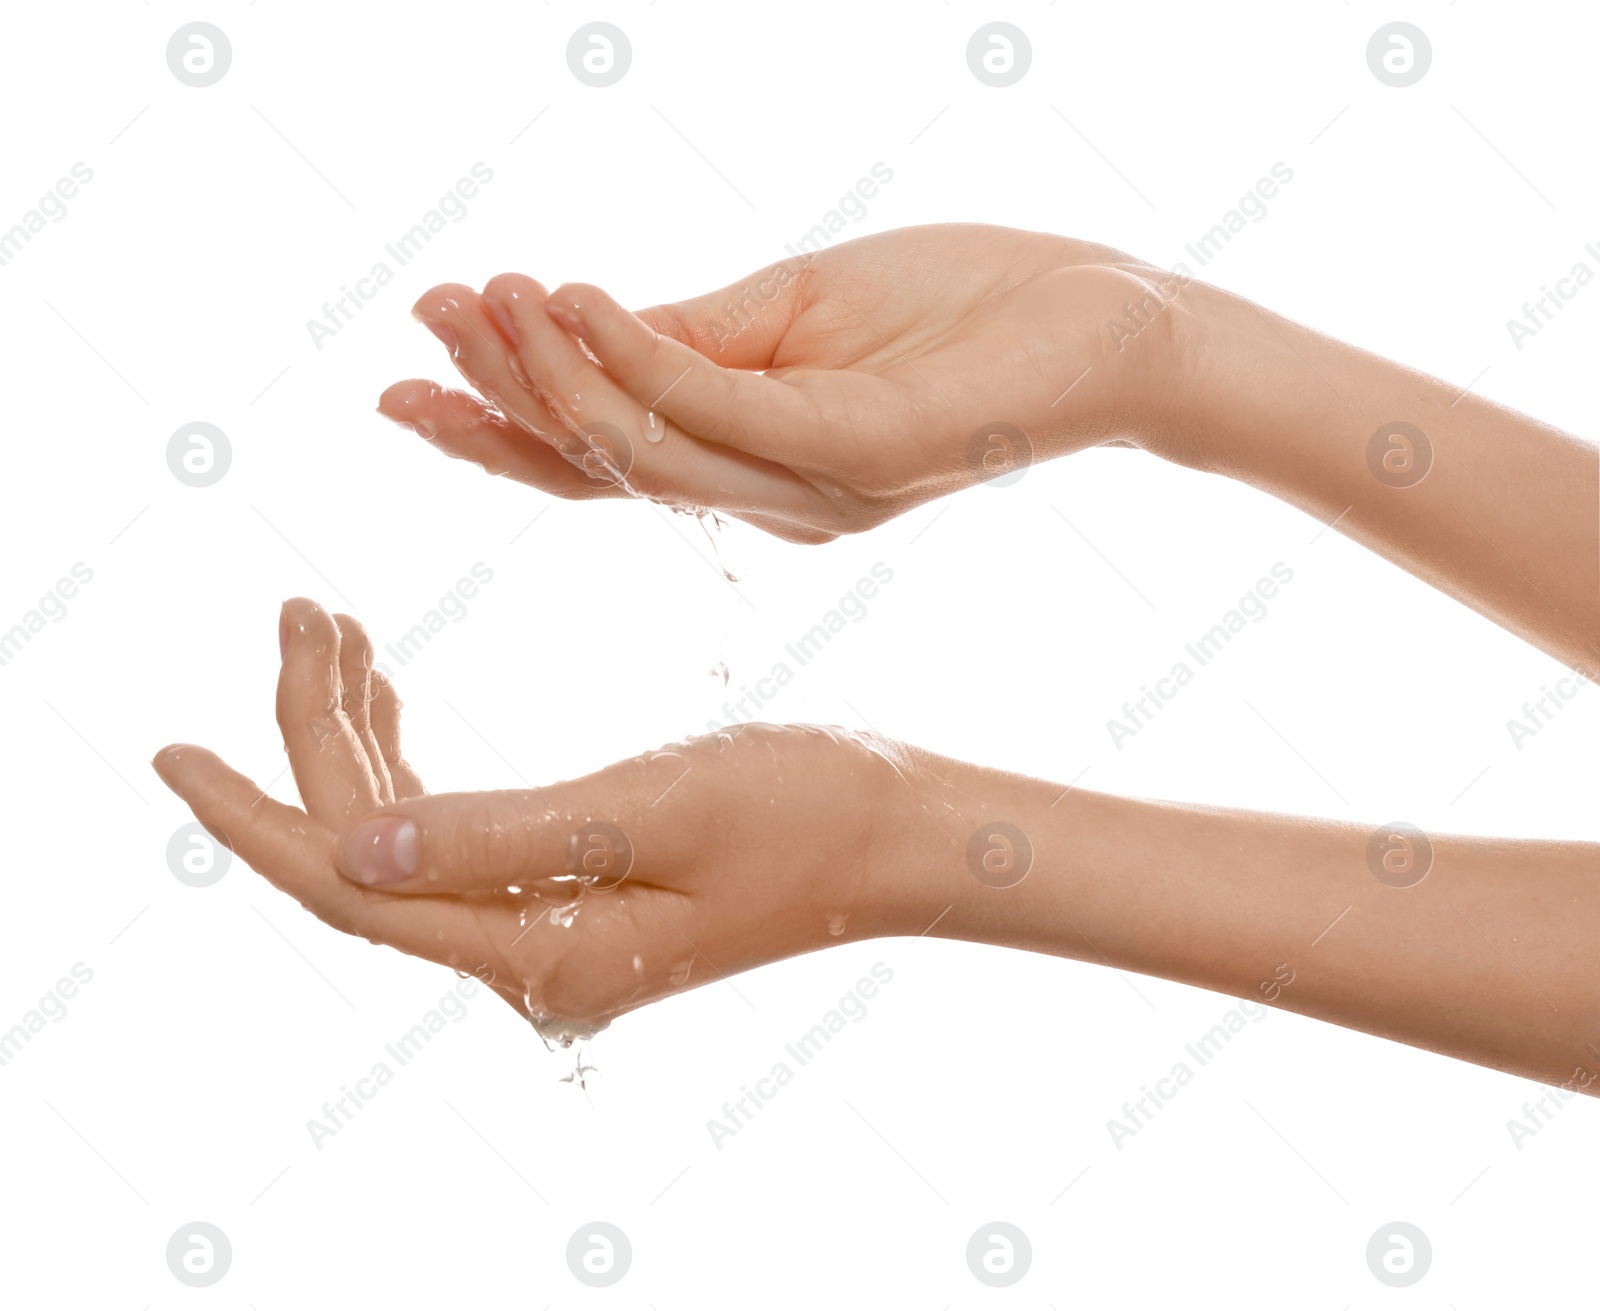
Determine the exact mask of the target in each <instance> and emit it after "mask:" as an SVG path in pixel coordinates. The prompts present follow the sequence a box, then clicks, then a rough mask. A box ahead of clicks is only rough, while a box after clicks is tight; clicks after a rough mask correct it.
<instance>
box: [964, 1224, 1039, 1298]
mask: <svg viewBox="0 0 1600 1311" xmlns="http://www.w3.org/2000/svg"><path fill="white" fill-rule="evenodd" d="M1032 1264H1033V1244H1032V1243H1030V1242H1029V1241H1028V1235H1027V1234H1025V1233H1023V1232H1022V1230H1020V1229H1018V1228H1017V1226H1016V1225H1014V1224H1012V1223H1010V1221H1007V1220H994V1221H991V1222H990V1223H989V1224H986V1225H980V1226H979V1227H978V1228H977V1229H975V1230H974V1231H973V1234H972V1237H971V1238H969V1239H967V1269H968V1270H970V1271H972V1277H973V1278H974V1279H976V1280H977V1281H978V1282H979V1283H980V1284H988V1285H989V1287H990V1288H1009V1287H1010V1286H1011V1285H1012V1284H1014V1283H1017V1282H1018V1281H1019V1280H1020V1279H1021V1278H1022V1276H1023V1275H1025V1274H1027V1273H1028V1267H1029V1266H1031V1265H1032Z"/></svg>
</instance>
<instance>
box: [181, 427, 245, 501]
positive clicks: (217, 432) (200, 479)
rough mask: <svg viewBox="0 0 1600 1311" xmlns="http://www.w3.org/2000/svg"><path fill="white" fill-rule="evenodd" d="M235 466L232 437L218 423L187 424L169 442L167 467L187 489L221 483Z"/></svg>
mask: <svg viewBox="0 0 1600 1311" xmlns="http://www.w3.org/2000/svg"><path fill="white" fill-rule="evenodd" d="M232 463H233V446H232V445H231V444H230V443H229V441H228V434H227V433H225V432H223V431H222V429H221V428H219V427H217V425H216V424H214V423H186V424H184V425H183V427H181V428H179V429H178V431H177V432H175V433H173V434H172V436H171V437H169V438H168V439H167V468H169V469H171V470H172V476H173V477H174V478H176V479H177V480H178V481H179V482H181V483H183V484H184V485H185V486H188V487H209V486H211V484H212V483H218V482H221V481H222V476H223V475H224V474H225V473H227V472H228V466H229V465H230V464H232Z"/></svg>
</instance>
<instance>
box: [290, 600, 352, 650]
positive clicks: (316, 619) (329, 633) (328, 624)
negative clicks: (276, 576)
mask: <svg viewBox="0 0 1600 1311" xmlns="http://www.w3.org/2000/svg"><path fill="white" fill-rule="evenodd" d="M280 614H281V618H282V622H283V624H284V626H285V630H286V631H285V634H284V637H285V642H284V645H285V650H286V651H287V649H288V647H289V646H291V645H293V643H294V641H295V638H296V637H302V638H304V637H309V638H311V639H313V640H314V641H316V642H318V643H319V644H320V645H323V646H325V645H327V644H328V643H329V642H330V641H331V642H337V641H338V637H339V625H338V624H337V623H336V622H335V621H334V618H333V616H332V615H331V614H329V613H328V612H327V611H326V610H324V609H323V608H322V606H321V605H320V604H318V603H317V602H316V601H313V600H312V599H311V598H310V597H309V596H291V597H290V598H289V599H288V600H287V601H285V602H284V603H283V609H282V611H281V612H280Z"/></svg>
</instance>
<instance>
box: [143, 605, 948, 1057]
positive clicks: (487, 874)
mask: <svg viewBox="0 0 1600 1311" xmlns="http://www.w3.org/2000/svg"><path fill="white" fill-rule="evenodd" d="M280 637H281V638H282V641H283V647H284V655H283V668H282V673H281V674H280V676H279V681H278V704H277V710H278V724H279V727H280V728H281V729H282V731H283V740H284V747H285V750H286V751H287V752H288V755H289V763H290V766H291V767H292V769H293V771H294V779H295V783H296V785H297V786H298V787H299V790H300V796H301V798H302V799H303V801H304V803H305V809H304V810H303V811H302V810H297V809H295V808H294V807H292V806H286V805H283V804H281V803H280V802H277V801H274V800H271V799H270V798H267V797H265V796H264V794H263V793H262V792H261V790H260V789H259V788H257V787H256V785H255V784H254V783H252V782H250V781H249V780H248V779H246V778H245V777H243V776H242V775H240V774H238V773H235V772H234V771H233V770H232V769H229V768H228V766H226V765H225V764H223V763H222V761H220V760H219V759H218V758H217V757H216V756H214V755H212V754H211V752H209V751H206V750H204V749H203V748H200V747H193V746H169V747H167V748H165V749H164V750H163V751H161V752H160V753H159V754H158V755H157V756H156V758H155V761H154V762H153V763H154V765H155V768H156V771H157V773H159V774H160V776H161V778H162V779H163V781H164V782H166V784H167V785H168V786H169V787H170V788H172V790H173V791H174V792H176V793H177V794H178V795H179V796H180V797H182V798H183V800H184V801H186V802H187V803H188V804H189V806H190V807H191V808H192V809H193V811H194V813H195V816H196V818H198V819H199V820H200V822H201V823H203V824H204V825H205V826H206V827H207V828H208V829H209V830H210V831H211V833H212V834H213V835H215V836H216V837H217V838H218V839H219V840H220V841H221V842H223V843H224V844H225V845H226V846H227V847H229V848H230V849H231V850H232V851H234V852H236V853H237V854H238V855H239V856H240V857H241V858H242V859H243V860H244V861H245V862H246V863H247V864H249V865H250V867H251V868H252V869H254V870H256V871H257V872H258V873H260V874H262V875H263V876H265V877H266V878H267V880H268V881H269V882H271V883H272V884H274V885H275V886H276V887H278V888H280V889H282V890H283V891H284V892H287V893H289V894H290V895H291V896H293V897H295V898H296V899H298V900H299V901H300V902H301V904H302V905H304V906H305V907H306V908H307V909H308V910H310V911H311V912H312V913H313V914H315V915H317V916H318V917H319V918H321V919H323V920H325V921H326V922H328V923H329V924H331V925H333V926H334V927H335V928H337V929H341V930H343V931H344V932H346V933H352V934H359V935H361V936H362V937H365V938H368V939H370V940H371V941H374V942H378V943H383V944H385V945H387V946H391V947H395V948H398V949H399V950H401V951H404V952H409V953H410V954H412V955H415V956H421V957H424V958H425V959H428V960H432V961H437V962H439V963H441V964H445V965H450V966H453V967H455V968H456V969H458V970H460V971H462V972H463V973H475V974H477V976H478V977H479V978H480V979H481V980H483V981H484V982H486V983H489V984H490V985H491V986H492V987H493V988H494V989H495V991H497V992H498V993H500V995H501V996H503V997H505V998H506V1000H507V1001H509V1002H510V1003H511V1004H512V1005H513V1006H515V1007H516V1008H517V1010H518V1011H519V1012H521V1013H523V1014H525V1015H527V1017H528V1018H529V1019H530V1020H532V1022H533V1023H534V1025H535V1026H536V1027H537V1028H538V1029H539V1031H540V1032H541V1034H543V1035H544V1036H546V1037H547V1038H548V1039H552V1040H558V1041H562V1042H569V1041H571V1040H572V1039H573V1038H575V1037H582V1036H586V1035H588V1034H591V1033H593V1032H595V1031H596V1030H597V1029H600V1028H603V1027H604V1026H605V1025H606V1024H607V1023H608V1022H609V1021H610V1020H611V1019H612V1018H613V1017H615V1016H616V1015H619V1014H621V1013H623V1012H624V1011H628V1010H631V1009H633V1008H634V1007H637V1006H641V1005H643V1004H644V1003H646V1002H649V1001H652V1000H655V999H656V998H659V997H663V996H666V995H668V994H669V993H672V992H676V991H680V990H682V989H684V988H689V987H694V986H696V985H698V984H702V983H710V982H714V981H716V980H717V979H720V978H723V977H725V976H727V975H730V974H734V973H737V972H738V971H740V970H745V969H749V968H751V967H752V966H755V965H759V964H762V963H764V962H767V961H772V960H777V959H780V958H782V957H786V956H792V955H796V954H798V953H801V952H806V951H812V950H815V949H816V948H819V947H824V946H828V945H831V944H832V943H834V942H838V941H841V940H843V939H845V938H851V939H855V938H865V937H872V936H879V935H884V934H891V933H898V932H907V931H909V932H912V933H915V932H916V931H918V930H919V929H921V928H923V927H924V925H925V923H926V921H923V922H922V923H913V921H915V920H916V917H917V915H918V914H920V909H921V908H920V904H919V899H918V898H917V896H916V894H915V893H914V891H911V889H913V888H914V886H915V880H914V879H913V878H911V877H909V874H908V871H911V870H914V869H917V862H918V861H919V860H922V861H926V860H928V859H929V858H930V857H932V858H933V859H938V858H939V847H938V839H937V837H936V836H935V827H934V826H931V825H930V824H929V823H928V822H927V819H926V816H925V815H924V813H923V809H922V807H923V805H924V804H925V802H926V801H927V800H928V799H929V798H928V796H927V788H926V786H925V785H924V784H923V783H922V782H921V778H922V775H921V773H920V770H919V767H918V766H917V765H916V764H915V763H914V762H913V760H912V758H911V753H910V752H908V751H906V750H904V749H902V748H898V747H896V746H894V745H893V744H891V743H888V742H884V741H880V740H877V739H872V738H867V737H863V736H860V735H857V734H852V733H847V732H845V731H844V730H840V729H825V728H811V727H773V726H770V725H746V726H743V727H742V728H740V729H738V730H736V731H729V732H725V733H718V734H716V735H714V736H711V737H705V738H700V739H697V740H695V741H691V742H683V743H677V744H674V745H673V746H671V747H667V748H664V749H662V750H660V751H652V752H648V753H646V754H645V755H642V756H640V757H638V758H636V759H633V760H628V761H624V762H623V763H621V764H617V765H613V766H611V767H609V768H607V769H603V770H601V771H600V772H599V773H597V774H592V775H590V776H589V777H587V778H583V779H578V780H576V781H574V782H569V783H558V784H554V785H552V786H550V787H545V788H534V789H531V790H528V791H509V792H479V793H456V794H448V793H446V794H443V795H437V796H429V795H427V794H426V793H425V792H424V791H423V787H422V783H421V781H420V780H419V779H418V777H417V775H416V773H415V772H414V771H413V770H412V768H411V766H410V765H409V764H407V763H406V761H405V760H404V759H403V758H402V756H401V754H400V702H399V700H398V698H397V697H396V696H395V692H394V687H393V685H392V684H391V683H390V682H389V681H388V680H387V679H386V678H384V677H383V676H382V675H381V674H379V673H377V672H376V671H374V670H373V668H372V647H371V645H370V643H369V642H368V640H367V636H366V634H365V633H364V632H363V631H362V629H361V626H360V625H359V624H358V623H356V621H355V620H354V619H351V618H350V617H349V616H347V615H337V616H335V615H330V614H328V613H327V612H326V611H324V610H323V609H322V608H321V607H320V606H318V605H316V604H315V603H314V602H311V601H306V600H293V601H290V602H288V603H287V604H286V605H285V606H284V611H283V619H282V621H281V625H280ZM930 841H931V845H930ZM945 859H947V860H948V857H947V856H946V857H945ZM957 859H959V856H958V857H957ZM917 872H921V871H920V870H918V871H917ZM897 889H898V890H897ZM941 904H942V903H941ZM913 907H914V908H915V909H913ZM930 918H931V915H930Z"/></svg>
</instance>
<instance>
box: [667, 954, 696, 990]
mask: <svg viewBox="0 0 1600 1311" xmlns="http://www.w3.org/2000/svg"><path fill="white" fill-rule="evenodd" d="M693 964H694V962H693V961H684V962H683V964H681V965H674V966H673V967H672V975H671V978H672V982H673V985H674V986H675V987H679V988H681V987H682V986H683V985H684V984H686V983H687V982H689V967H690V966H691V965H693Z"/></svg>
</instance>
